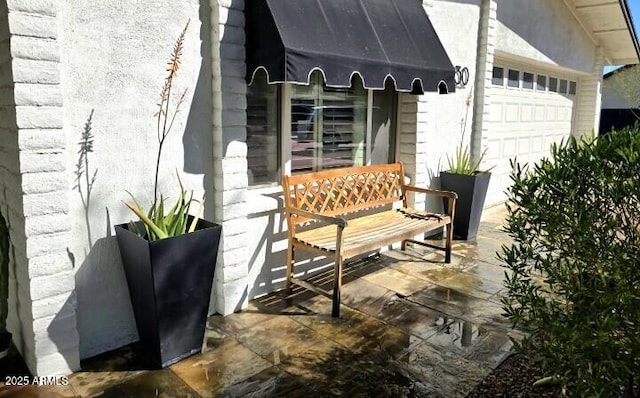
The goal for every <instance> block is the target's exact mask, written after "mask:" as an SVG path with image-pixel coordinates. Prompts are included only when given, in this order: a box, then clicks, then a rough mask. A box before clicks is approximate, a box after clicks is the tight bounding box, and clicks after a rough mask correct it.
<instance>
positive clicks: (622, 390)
mask: <svg viewBox="0 0 640 398" xmlns="http://www.w3.org/2000/svg"><path fill="white" fill-rule="evenodd" d="M513 167H514V170H513V173H512V176H511V178H512V181H513V185H512V187H511V188H510V190H509V199H510V201H509V203H508V205H507V208H508V216H507V226H506V229H507V232H508V233H509V235H510V236H511V237H512V238H513V239H514V243H513V244H512V245H511V246H509V247H506V246H505V247H503V249H502V253H500V254H499V257H500V259H501V261H502V263H503V266H504V267H506V268H507V269H508V270H507V272H506V275H507V277H506V281H505V285H506V287H507V291H508V293H507V294H506V295H505V297H504V299H503V308H504V310H505V313H506V314H505V315H506V316H508V317H509V318H510V319H511V321H512V323H513V324H514V325H515V326H518V327H521V328H523V329H524V330H526V331H528V332H530V334H529V337H527V338H525V339H524V340H523V341H522V343H521V344H516V347H517V348H518V349H519V350H522V351H523V352H524V353H526V354H527V355H529V356H530V357H531V358H533V359H534V360H536V361H537V362H538V364H539V365H540V366H541V368H542V370H543V371H544V374H545V375H546V376H547V377H546V378H545V379H546V380H547V381H551V382H552V383H557V384H559V385H560V386H561V388H560V389H559V391H561V393H562V394H567V395H571V396H612V397H617V396H624V395H627V396H636V394H640V391H638V390H639V389H638V375H639V374H640V130H638V129H637V128H636V129H626V130H622V131H614V132H611V133H609V134H608V135H605V136H600V137H598V138H596V139H594V140H591V141H584V140H582V141H579V142H578V141H577V140H575V139H570V140H568V141H565V142H563V143H562V144H560V145H558V146H556V145H554V146H553V147H552V150H551V156H550V157H549V158H545V159H544V160H542V161H541V162H539V163H538V164H536V165H535V166H520V165H513Z"/></svg>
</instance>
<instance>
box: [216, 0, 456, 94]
mask: <svg viewBox="0 0 640 398" xmlns="http://www.w3.org/2000/svg"><path fill="white" fill-rule="evenodd" d="M245 4H246V11H245V12H246V14H245V15H246V33H247V54H246V59H247V81H248V82H249V83H250V82H251V81H252V79H253V76H254V74H255V71H256V70H258V69H261V68H262V69H264V70H266V72H267V75H268V81H269V83H284V82H288V83H297V84H309V77H310V75H311V72H313V71H314V70H320V71H321V72H322V74H323V75H324V79H325V84H326V85H327V86H329V87H350V86H351V81H352V78H353V77H354V75H359V76H360V78H361V79H362V82H363V84H364V86H365V88H369V89H384V86H385V81H386V79H388V78H391V79H392V80H393V82H394V84H395V87H396V90H398V91H403V92H412V93H422V92H426V91H438V89H439V86H441V85H442V83H443V82H444V84H446V87H447V89H448V91H449V92H452V91H454V90H455V80H454V75H455V70H454V67H453V66H452V64H451V61H450V60H449V57H448V56H447V53H446V51H445V50H444V47H443V46H442V43H441V42H440V39H439V38H438V35H437V34H436V32H435V30H434V29H433V26H432V25H431V22H430V21H429V18H428V17H427V14H426V13H425V11H424V9H423V7H422V2H421V1H420V0H295V1H292V0H247V1H246V2H245ZM223 40H224V39H223Z"/></svg>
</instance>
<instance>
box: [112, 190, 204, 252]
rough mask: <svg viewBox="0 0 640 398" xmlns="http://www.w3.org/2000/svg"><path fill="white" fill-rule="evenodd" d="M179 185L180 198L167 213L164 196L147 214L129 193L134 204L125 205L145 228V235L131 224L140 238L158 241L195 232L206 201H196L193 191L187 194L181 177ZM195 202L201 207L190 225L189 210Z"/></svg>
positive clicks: (134, 224) (135, 225) (152, 205)
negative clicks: (144, 237)
mask: <svg viewBox="0 0 640 398" xmlns="http://www.w3.org/2000/svg"><path fill="white" fill-rule="evenodd" d="M178 183H179V184H180V196H179V198H178V200H177V201H176V203H175V204H174V205H173V207H171V209H169V211H167V212H165V199H164V196H162V195H160V200H159V201H153V203H152V204H151V207H150V208H149V210H148V211H147V212H145V211H144V208H143V207H142V206H140V204H139V203H138V201H137V200H136V198H135V197H134V196H133V195H132V194H131V193H130V192H127V193H128V194H129V196H131V199H132V200H133V203H126V202H125V203H124V204H125V205H126V206H127V207H128V208H129V209H131V211H133V212H134V213H135V214H136V215H137V216H138V217H139V218H140V221H142V223H143V224H144V227H145V231H144V232H145V233H144V234H143V233H142V231H140V230H139V229H138V227H137V224H136V223H134V222H131V223H130V224H129V225H130V226H131V230H132V231H133V232H135V233H136V234H138V235H139V236H146V237H147V239H148V240H158V239H164V238H169V237H171V236H177V235H182V234H185V233H189V232H193V231H195V229H196V225H197V224H198V220H199V219H200V216H201V215H202V209H203V206H204V199H202V200H196V199H194V198H193V191H191V192H187V191H186V190H185V189H184V187H183V185H182V181H180V177H178ZM187 195H188V196H187ZM193 202H197V203H199V204H200V206H199V208H198V210H197V211H196V215H195V216H193V219H192V220H191V222H190V223H189V210H190V209H191V204H192V203H193Z"/></svg>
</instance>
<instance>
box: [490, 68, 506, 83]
mask: <svg viewBox="0 0 640 398" xmlns="http://www.w3.org/2000/svg"><path fill="white" fill-rule="evenodd" d="M498 69H499V70H500V71H502V76H501V77H500V83H499V84H498V83H496V79H497V77H496V76H495V74H496V70H498ZM505 70H506V69H505V68H504V67H503V66H496V65H494V66H493V69H492V70H491V84H492V85H493V86H498V87H504V80H505V73H504V71H505Z"/></svg>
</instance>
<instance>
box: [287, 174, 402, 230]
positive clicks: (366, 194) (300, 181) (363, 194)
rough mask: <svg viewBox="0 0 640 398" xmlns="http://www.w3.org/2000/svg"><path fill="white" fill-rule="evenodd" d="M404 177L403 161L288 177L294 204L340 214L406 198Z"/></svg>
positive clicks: (297, 206) (301, 207)
mask: <svg viewBox="0 0 640 398" xmlns="http://www.w3.org/2000/svg"><path fill="white" fill-rule="evenodd" d="M403 178H404V176H403V173H402V166H401V165H400V164H399V163H396V164H386V165H373V166H363V167H349V168H342V169H335V170H327V171H322V172H317V173H308V174H301V175H296V176H293V177H289V181H288V183H289V188H290V189H291V188H293V194H294V195H293V197H292V198H291V206H293V207H296V208H299V209H302V210H306V211H309V212H313V213H318V214H324V215H336V214H343V213H347V212H351V211H356V210H360V209H365V208H370V207H374V206H378V205H383V204H388V203H392V202H395V201H399V200H401V199H402V179H403ZM285 189H286V188H285ZM290 192H291V191H290ZM303 221H304V220H299V221H298V222H303Z"/></svg>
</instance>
